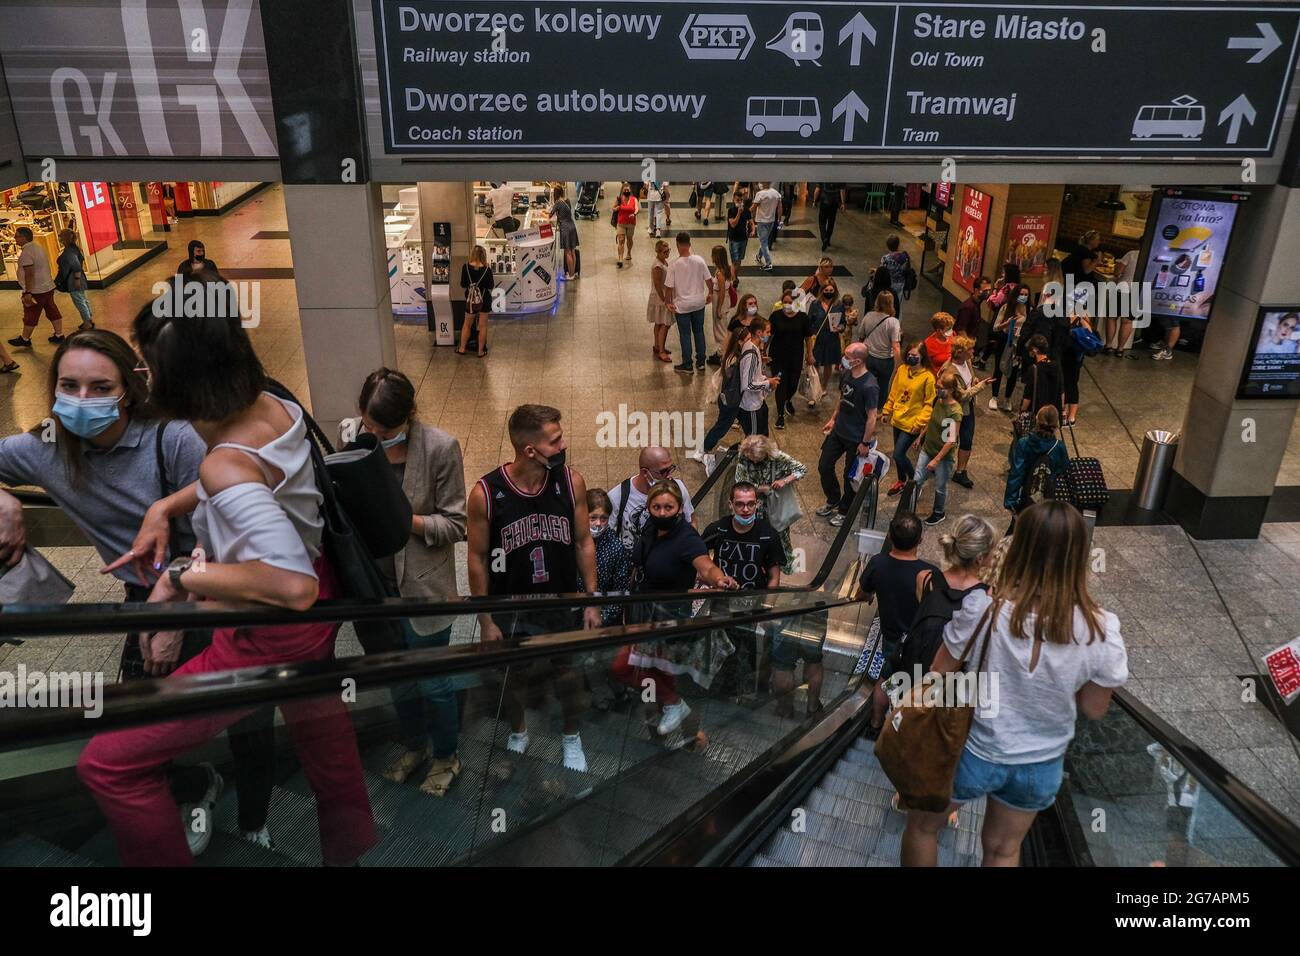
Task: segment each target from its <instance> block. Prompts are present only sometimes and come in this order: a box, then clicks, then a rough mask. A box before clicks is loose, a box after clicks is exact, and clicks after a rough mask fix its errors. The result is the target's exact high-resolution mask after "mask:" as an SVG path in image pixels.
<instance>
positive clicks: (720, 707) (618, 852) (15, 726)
mask: <svg viewBox="0 0 1300 956" xmlns="http://www.w3.org/2000/svg"><path fill="white" fill-rule="evenodd" d="M730 462H734V457H733V458H731V459H729V461H727V462H724V463H723V464H722V465H720V467H719V469H718V470H717V471H716V472H715V473H714V475H713V476H711V479H710V481H711V484H709V485H708V486H707V487H705V488H702V489H701V490H700V493H699V494H698V495H697V498H698V501H697V508H700V509H702V519H701V520H703V518H704V517H708V516H709V515H710V514H711V513H716V512H718V510H719V506H718V504H717V502H718V501H720V500H722V499H721V492H720V489H722V488H725V487H726V486H727V484H728V483H729V480H730V479H729V471H730V467H731V464H730ZM877 494H878V489H877V488H876V487H875V485H874V483H872V482H870V481H868V482H867V483H864V485H863V487H862V488H861V489H860V490H859V493H858V495H857V497H856V499H855V501H854V502H853V506H852V508H851V511H850V515H849V518H848V520H846V522H845V524H844V525H843V526H842V527H841V528H840V529H839V532H838V534H837V535H836V537H835V539H834V540H833V541H831V542H822V543H817V542H813V541H806V540H805V539H803V538H800V537H798V536H796V541H795V545H796V547H803V546H806V547H808V548H809V550H810V551H814V553H821V554H823V555H824V557H823V560H822V561H821V562H820V563H819V564H818V566H817V568H816V570H815V571H813V572H809V577H808V579H807V582H806V583H805V584H803V585H801V586H799V587H790V588H782V589H778V590H775V591H771V592H748V593H739V594H738V593H735V592H716V593H714V592H710V593H707V594H693V595H690V596H689V597H687V596H682V595H678V596H672V595H645V596H636V597H632V596H626V595H623V596H613V595H611V596H602V597H597V598H589V597H585V596H582V597H563V598H555V599H548V600H543V601H536V600H534V601H528V602H521V601H514V600H511V599H491V600H487V599H477V600H471V599H466V600H461V601H457V602H445V603H439V604H432V603H424V602H414V601H404V600H395V601H386V602H373V603H372V604H356V603H352V604H346V605H343V604H337V605H324V604H323V605H320V606H318V607H316V608H313V609H312V610H311V611H309V612H306V614H307V615H308V616H310V617H314V618H316V619H322V620H340V621H344V622H353V621H357V620H362V619H375V618H385V617H416V616H425V615H428V616H441V615H454V616H455V618H456V625H455V634H456V637H455V638H454V640H453V646H452V647H450V648H447V649H444V650H425V651H406V652H400V653H391V654H381V655H372V656H349V655H348V654H347V652H346V650H345V647H346V646H347V641H346V640H345V639H343V638H341V639H340V651H339V654H340V657H339V658H338V659H335V660H331V661H326V662H319V663H315V664H303V665H289V666H281V667H275V668H262V669H250V670H245V671H239V672H231V673H226V674H219V675H204V676H202V677H198V678H172V679H169V680H167V681H161V682H157V683H153V682H142V683H137V684H133V685H122V686H116V687H110V688H108V689H106V691H105V695H104V710H103V716H102V717H100V718H99V719H98V720H95V721H87V720H85V719H84V718H83V716H82V714H81V713H80V712H79V711H76V710H71V709H46V710H40V711H37V710H27V711H12V712H9V713H7V714H6V715H5V717H4V719H3V720H0V754H3V757H2V758H0V866H114V865H116V864H117V863H118V857H117V850H116V847H115V846H114V844H113V840H112V838H111V836H110V834H109V832H108V830H107V828H106V827H105V825H104V821H103V819H102V817H101V816H100V814H99V812H98V809H97V808H96V806H95V804H94V803H93V801H92V800H91V799H90V797H89V795H88V793H87V791H86V790H85V789H84V787H82V786H81V784H80V783H79V782H78V780H77V779H76V776H75V771H74V767H75V761H76V757H77V754H78V753H79V752H80V749H81V747H82V746H83V745H84V743H85V742H86V740H88V739H89V738H90V736H92V735H93V734H95V733H99V732H102V731H105V730H111V729H117V728H120V727H127V726H139V725H148V724H152V723H155V722H159V721H163V720H173V719H176V718H178V717H182V716H186V715H191V714H198V713H210V712H213V711H245V710H248V709H250V708H254V707H266V706H269V705H281V704H284V703H286V702H291V701H299V700H306V699H311V698H313V697H319V696H322V695H336V694H338V693H339V688H340V687H341V686H342V687H348V686H352V687H355V689H356V692H355V698H354V699H352V700H350V701H349V706H350V714H351V718H352V725H353V728H354V732H355V734H356V737H357V743H358V748H359V751H360V754H361V762H362V767H363V775H364V780H365V786H366V790H367V792H368V794H369V798H370V804H371V809H372V812H373V816H374V820H375V824H376V830H377V842H376V844H375V846H374V847H373V848H372V849H370V850H369V851H368V852H367V853H366V854H365V855H364V856H363V857H362V859H361V863H362V864H363V865H379V866H455V865H460V866H464V865H491V866H523V865H546V866H555V865H574V866H609V865H736V866H741V865H744V866H791V865H799V866H827V865H829V866H863V865H866V866H893V865H896V864H897V861H898V844H899V838H900V835H901V831H902V824H903V817H902V815H901V814H899V813H897V812H895V811H892V810H891V809H890V808H889V799H890V796H891V795H892V788H891V787H890V785H889V783H888V781H887V780H886V779H885V778H884V775H883V773H882V771H881V770H880V768H879V766H878V764H876V762H875V758H874V756H873V754H872V752H871V745H870V743H869V742H867V741H866V740H864V739H863V730H864V727H865V723H866V717H867V698H866V695H865V694H864V692H863V691H864V688H863V687H862V686H861V684H860V681H859V678H856V677H854V676H853V674H852V671H853V669H854V665H855V663H856V662H857V659H858V656H859V654H860V653H861V651H862V644H863V639H864V637H865V635H866V633H867V631H868V627H869V624H870V621H871V617H872V614H873V610H874V609H873V607H872V606H870V605H864V604H861V603H858V602H854V601H852V600H851V599H850V593H849V592H850V590H851V587H852V584H853V582H854V581H855V580H856V576H857V572H858V570H859V569H860V565H861V562H863V561H864V560H865V558H866V556H868V555H869V554H870V553H871V551H872V550H873V549H874V548H875V547H878V546H879V543H880V535H879V534H878V533H875V532H874V530H873V529H874V524H875V508H876V500H877ZM715 516H716V514H715ZM710 520H711V519H710ZM816 549H820V551H817V550H816ZM674 598H676V600H674ZM683 599H687V600H693V601H695V602H697V603H696V604H695V606H694V607H693V612H694V613H693V614H692V615H691V616H690V617H681V616H678V617H676V618H675V619H670V620H661V621H655V622H654V623H650V624H637V625H624V626H618V627H610V628H603V629H599V630H594V631H585V632H583V631H575V632H565V633H558V634H547V635H543V636H539V637H535V638H531V639H528V640H523V641H519V642H510V643H506V644H498V645H483V644H480V643H478V642H477V641H476V640H475V635H476V626H477V625H476V620H477V614H478V613H479V612H481V611H483V610H488V609H491V610H493V611H494V612H497V613H503V612H506V611H508V610H519V611H520V612H521V613H522V612H527V611H528V610H532V609H535V608H537V607H539V606H545V605H548V604H549V605H562V606H572V605H577V604H583V603H587V604H592V603H596V604H622V605H630V604H632V603H646V602H656V601H657V602H665V603H680V602H681V601H682V600H683ZM15 610H22V612H23V613H22V614H21V615H19V614H16V613H13V612H14V611H15ZM5 612H6V613H5V614H4V615H3V617H2V618H0V623H2V624H4V628H3V631H2V632H0V636H4V637H6V638H18V639H22V640H32V641H39V640H42V639H43V638H44V637H45V636H48V635H56V634H65V635H66V634H86V633H120V632H122V631H125V630H128V629H135V628H141V629H144V628H146V626H147V629H162V628H168V627H177V626H187V625H188V626H205V627H211V626H221V625H229V624H233V623H240V624H253V623H268V622H270V621H272V620H277V619H278V618H279V617H280V616H281V615H282V612H274V611H268V610H267V609H265V608H233V607H226V606H220V605H218V606H215V607H209V606H207V605H205V606H204V608H203V609H199V608H196V607H187V606H181V605H178V606H173V607H168V608H164V609H160V608H158V607H143V606H132V605H120V606H98V605H85V606H82V605H73V606H69V607H65V608H60V609H58V610H56V611H51V610H48V609H44V610H43V609H36V608H26V609H15V608H12V607H11V608H6V609H5ZM299 619H301V616H299ZM345 626H347V625H346V624H345ZM719 635H723V636H725V637H726V638H727V640H728V641H730V642H731V645H732V646H733V647H737V648H738V647H741V646H745V642H750V643H751V644H752V646H753V648H754V650H755V654H754V657H753V666H752V667H751V668H749V669H747V670H743V671H741V672H740V673H739V674H738V675H733V676H734V677H735V680H734V681H733V682H732V685H731V686H728V687H725V688H724V687H723V686H722V681H721V679H720V678H721V674H718V675H717V678H716V682H713V681H709V680H707V679H699V680H697V679H695V678H693V677H687V676H683V677H681V678H679V691H680V692H681V693H682V695H683V697H684V698H685V699H686V700H687V701H688V703H689V704H690V706H691V708H692V713H691V715H690V717H689V718H688V719H687V721H685V722H684V723H683V725H682V726H681V727H680V728H679V729H677V730H674V731H673V732H672V733H671V734H667V735H659V734H658V733H657V731H656V729H655V727H654V726H653V724H652V722H648V721H647V706H646V705H645V703H644V702H643V701H642V700H641V698H640V697H639V696H638V695H637V694H636V693H635V692H633V693H627V692H624V693H623V694H622V695H621V696H620V694H619V693H617V689H615V690H614V691H612V692H611V688H610V686H609V679H608V675H609V672H610V666H611V663H612V661H613V659H614V658H615V656H616V655H617V654H618V653H619V651H620V649H621V648H623V647H624V646H626V645H627V644H630V643H643V642H648V641H672V642H675V643H679V644H682V645H687V646H689V647H690V648H691V650H692V651H698V652H699V653H698V655H697V656H698V658H699V659H700V660H704V661H708V660H709V659H710V654H711V653H714V648H716V647H717V646H718V636H719ZM778 648H779V649H780V652H781V654H782V655H786V656H788V655H789V654H790V653H792V649H793V653H794V654H795V656H796V657H801V658H803V664H802V665H800V671H801V672H802V674H803V677H804V681H803V682H802V683H800V684H799V686H797V687H796V688H795V690H794V692H793V693H792V694H790V695H788V696H786V697H783V698H777V697H775V696H774V695H773V693H772V692H771V690H770V683H769V681H768V680H767V675H766V674H765V673H764V672H763V666H764V662H765V661H766V662H768V663H770V662H771V660H772V658H773V654H772V651H773V650H775V649H778ZM818 655H820V656H821V658H822V663H823V670H824V678H823V684H822V689H821V693H820V699H821V701H822V702H824V709H823V710H821V711H819V712H818V711H814V712H812V713H809V706H810V704H812V703H813V701H811V700H810V699H809V689H810V688H809V686H808V683H807V680H806V677H807V673H808V664H809V659H810V658H813V657H816V656H818ZM733 658H734V659H735V660H739V655H734V654H733V655H731V656H730V657H728V659H727V660H724V666H725V665H726V664H727V663H728V662H729V661H730V660H731V659H733ZM562 672H567V673H569V674H573V673H578V674H580V675H581V676H582V679H583V681H584V683H585V685H586V687H585V693H584V699H586V700H589V701H593V702H594V703H593V705H592V706H590V707H588V708H587V709H585V710H584V711H583V712H582V714H581V716H580V719H579V729H580V733H581V737H582V741H583V747H584V750H585V755H586V760H587V771H586V772H585V773H579V772H576V771H571V770H567V769H565V768H564V767H563V763H562V757H561V732H562V730H563V728H562V726H561V719H560V717H561V701H560V699H559V698H560V694H559V692H558V691H557V683H556V676H557V673H562ZM796 673H798V672H796ZM415 680H424V681H429V680H441V681H446V682H449V685H450V688H451V690H452V691H454V694H455V697H456V700H457V704H458V713H459V721H460V733H459V742H458V752H459V754H460V759H461V762H462V772H461V774H460V776H459V777H458V778H457V780H456V782H455V783H454V784H453V786H452V787H451V789H450V791H449V792H448V793H447V795H446V796H445V797H442V798H433V797H430V796H428V795H426V794H424V793H421V792H420V790H419V789H418V786H417V784H418V777H417V778H414V779H412V780H409V781H407V782H406V783H404V784H400V785H399V784H395V783H392V782H390V781H389V780H387V779H385V777H384V775H383V771H384V769H385V767H387V766H388V764H389V763H390V762H391V761H392V760H393V759H394V757H396V756H397V754H398V753H399V745H398V744H397V743H395V740H396V739H397V738H398V737H399V733H398V725H397V721H396V719H395V716H394V708H393V698H394V693H395V692H397V693H401V692H402V691H403V688H404V687H406V686H408V685H409V684H410V683H411V682H412V681H415ZM508 691H509V692H510V693H513V694H515V695H516V696H522V697H523V699H524V702H525V707H526V720H527V725H528V729H529V733H530V735H531V744H530V746H529V748H528V750H527V752H526V753H524V754H522V755H519V754H514V753H513V752H510V751H508V750H507V748H506V740H507V737H508V736H509V733H510V730H511V727H510V725H509V723H508V722H507V721H506V720H505V719H504V713H505V707H506V703H507V692H508ZM185 760H186V762H195V761H203V762H210V763H212V764H213V765H214V767H215V768H216V769H217V770H218V771H219V772H221V773H222V774H223V775H224V776H225V778H226V781H227V786H226V789H225V792H224V793H223V795H222V797H221V799H220V800H219V801H218V803H217V805H216V809H215V811H214V814H213V816H212V819H211V821H210V825H211V832H212V838H211V843H210V845H209V847H208V849H207V850H206V852H204V853H203V854H202V856H200V857H198V858H197V861H196V862H197V863H198V864H199V865H201V866H303V865H318V864H319V863H320V862H321V850H320V845H319V837H318V826H317V821H316V812H315V802H314V797H313V793H312V789H311V786H310V784H309V783H308V781H307V778H306V775H305V774H304V772H303V770H302V769H301V767H299V765H298V762H297V758H296V754H295V751H294V750H293V748H292V746H291V745H290V742H289V740H288V737H287V734H286V731H285V728H284V727H283V726H280V725H278V724H277V726H276V750H275V765H274V768H273V779H272V783H271V789H270V813H269V827H270V830H271V833H272V836H273V840H274V843H273V846H272V848H270V849H267V848H265V847H262V846H258V845H255V844H253V843H249V842H248V841H246V840H244V839H243V838H242V837H241V836H240V834H239V829H238V824H237V819H236V811H237V807H238V797H237V795H236V793H235V790H236V788H235V787H234V786H233V785H232V782H233V780H234V777H233V772H232V761H231V756H230V753H229V750H228V748H227V746H226V744H225V742H224V741H223V739H221V738H218V739H215V740H213V741H210V742H208V743H207V744H205V745H203V746H202V747H200V748H199V750H198V751H196V752H195V753H193V754H191V755H188V756H187V757H186V758H185ZM1066 769H1067V777H1066V783H1065V785H1064V786H1063V788H1062V791H1061V795H1060V797H1058V800H1057V803H1056V805H1055V806H1054V807H1053V808H1052V810H1050V811H1047V812H1044V813H1043V814H1040V815H1039V821H1038V823H1037V824H1036V825H1035V828H1034V830H1033V831H1032V833H1031V836H1030V839H1029V840H1027V841H1026V847H1025V851H1024V862H1025V863H1026V864H1031V865H1082V866H1087V865H1150V864H1163V865H1168V866H1192V865H1197V866H1206V865H1243V864H1254V865H1278V864H1285V865H1296V864H1298V863H1300V835H1298V834H1297V832H1296V827H1295V826H1294V825H1293V824H1291V823H1290V821H1288V820H1286V819H1285V818H1283V817H1282V816H1281V815H1280V814H1278V813H1277V812H1276V811H1275V810H1273V809H1272V808H1271V807H1269V806H1268V805H1267V804H1266V803H1264V802H1263V801H1261V800H1259V798H1258V797H1256V796H1255V795H1254V794H1253V793H1252V792H1251V791H1250V790H1249V789H1248V788H1246V787H1245V786H1244V785H1242V784H1241V783H1240V781H1238V780H1236V778H1234V777H1233V776H1232V775H1231V774H1229V773H1227V772H1226V771H1225V770H1223V768H1222V767H1220V766H1218V765H1217V764H1215V763H1214V761H1212V760H1211V759H1210V758H1208V757H1207V756H1206V755H1205V754H1204V753H1202V752H1200V751H1199V750H1198V748H1196V747H1195V746H1194V745H1193V744H1191V743H1190V742H1189V741H1187V740H1186V739H1185V738H1183V737H1182V736H1181V735H1179V734H1178V733H1177V731H1175V730H1174V729H1173V728H1171V727H1169V726H1168V725H1166V724H1164V723H1162V722H1161V721H1160V720H1159V719H1158V718H1156V717H1155V716H1154V715H1152V714H1150V713H1149V712H1148V711H1146V710H1145V708H1142V707H1141V705H1139V704H1137V703H1136V702H1135V701H1133V700H1131V699H1130V698H1128V697H1127V696H1126V695H1124V694H1123V693H1122V692H1121V693H1120V694H1117V696H1116V703H1115V704H1114V705H1113V706H1112V707H1111V710H1110V713H1109V714H1108V715H1107V717H1106V718H1105V719H1104V720H1102V721H1099V722H1082V724H1081V726H1080V728H1079V732H1078V735H1077V736H1076V738H1075V741H1074V743H1073V744H1072V746H1071V749H1070V752H1069V754H1068V756H1067V767H1066ZM981 813H982V806H980V805H972V806H971V807H970V808H969V809H963V811H962V813H961V816H960V819H959V825H958V827H957V828H956V829H955V830H950V831H947V832H946V833H945V834H944V836H943V837H942V839H941V843H940V863H941V864H946V865H977V864H978V863H979V861H980V846H979V839H978V831H979V823H980V815H981Z"/></svg>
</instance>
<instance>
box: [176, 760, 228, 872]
mask: <svg viewBox="0 0 1300 956" xmlns="http://www.w3.org/2000/svg"><path fill="white" fill-rule="evenodd" d="M199 766H200V767H202V768H203V769H204V770H206V771H207V772H208V789H207V790H206V791H205V792H204V794H203V799H201V800H200V801H199V802H198V803H189V804H186V805H185V806H183V807H181V819H182V821H183V822H184V824H185V841H186V842H187V843H189V845H190V853H192V854H193V855H194V856H198V855H199V854H200V853H202V852H203V851H204V850H206V849H207V848H208V844H209V843H211V842H212V826H213V816H214V814H215V812H216V809H217V800H218V799H219V798H220V797H221V791H222V789H223V788H224V787H225V781H224V780H222V779H221V774H219V773H217V769H216V768H215V767H214V766H212V764H210V763H201V764H199Z"/></svg>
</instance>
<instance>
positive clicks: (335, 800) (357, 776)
mask: <svg viewBox="0 0 1300 956" xmlns="http://www.w3.org/2000/svg"><path fill="white" fill-rule="evenodd" d="M316 571H317V574H318V575H319V576H320V584H321V586H320V590H321V594H320V596H321V598H322V599H325V598H329V597H334V596H336V595H337V594H338V587H337V584H336V582H335V579H334V574H333V571H332V569H331V568H330V567H329V564H328V563H327V562H326V561H324V560H323V559H320V560H318V561H317V562H316ZM338 627H339V625H338V624H336V623H329V622H327V623H320V624H314V623H313V624H291V625H285V626H282V627H263V628H222V629H219V630H217V631H216V632H215V633H214V634H213V638H212V645H211V646H210V647H208V648H207V649H206V650H204V651H203V652H202V653H200V654H199V655H198V656H196V657H194V658H193V659H192V660H190V661H189V662H188V663H186V664H185V665H184V666H182V667H180V668H178V669H177V670H176V671H175V673H174V674H172V675H171V676H172V677H180V676H182V675H185V674H205V673H215V672H218V671H226V670H232V669H235V668H240V667H257V666H259V665H269V664H284V663H298V662H304V661H314V660H326V659H329V658H331V657H333V655H334V639H335V637H336V635H337V633H338ZM169 679H170V678H169ZM254 709H255V708H248V709H245V710H237V711H229V712H224V713H217V714H204V715H202V716H199V717H186V718H182V719H180V720H171V721H166V722H163V723H158V724H150V725H148V726H144V727H134V728H131V729H129V730H117V731H110V732H108V733H103V734H98V735H96V736H95V737H93V738H92V739H91V741H90V742H89V743H88V744H87V745H86V747H85V749H84V750H83V751H82V752H81V758H80V760H79V761H78V762H77V774H78V776H80V778H81V780H82V782H83V783H84V784H85V785H86V786H87V788H89V789H90V791H91V793H92V794H93V795H94V797H95V800H96V802H97V803H98V804H99V808H100V810H101V811H102V812H103V814H104V816H105V818H106V819H107V820H108V825H109V827H110V828H111V829H112V831H113V836H114V838H115V840H116V841H117V849H118V856H119V857H120V858H121V861H122V864H123V865H124V866H187V865H190V864H192V863H193V862H194V859H193V857H192V856H191V854H190V850H189V845H188V843H187V842H186V838H185V826H184V824H183V823H182V821H181V816H180V811H179V809H178V808H177V806H176V803H175V801H174V800H173V799H172V796H171V790H170V789H169V787H168V785H167V777H166V773H165V769H166V766H167V764H168V762H169V761H171V760H173V759H174V758H176V757H179V756H181V755H182V754H185V753H188V752H189V751H191V750H193V749H195V748H196V747H198V746H199V745H200V744H202V743H204V742H205V741H208V740H210V739H212V738H213V737H215V736H216V735H217V734H219V733H221V731H223V730H225V729H226V728H227V727H229V726H230V725H231V724H233V723H235V722H236V721H238V720H240V719H242V718H243V717H246V716H247V715H248V714H250V713H252V712H253V710H254ZM280 712H281V713H282V714H283V715H284V722H285V725H286V727H287V728H288V731H289V736H290V738H291V739H292V741H293V746H294V750H295V751H296V752H297V755H298V761H299V763H300V764H301V765H302V768H303V771H304V772H305V773H306V775H307V780H308V782H309V783H310V784H311V788H312V792H313V793H314V794H315V797H316V815H317V822H318V823H319V826H320V842H321V851H322V854H323V856H324V859H325V862H327V863H337V864H347V863H352V862H353V861H355V860H356V859H357V858H358V857H359V856H361V854H362V853H364V852H365V851H366V850H368V849H369V848H370V847H372V846H374V843H375V824H374V816H373V814H372V813H371V810H370V797H369V796H368V795H367V793H366V787H365V781H364V779H363V778H362V775H361V758H360V755H359V754H358V752H357V739H356V735H355V733H354V732H353V728H352V719H351V717H350V716H349V715H348V709H347V707H346V705H345V704H344V703H343V699H342V694H341V693H340V694H336V695H331V696H329V697H320V698H315V699H312V700H300V701H294V702H293V703H284V704H281V705H280Z"/></svg>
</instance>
